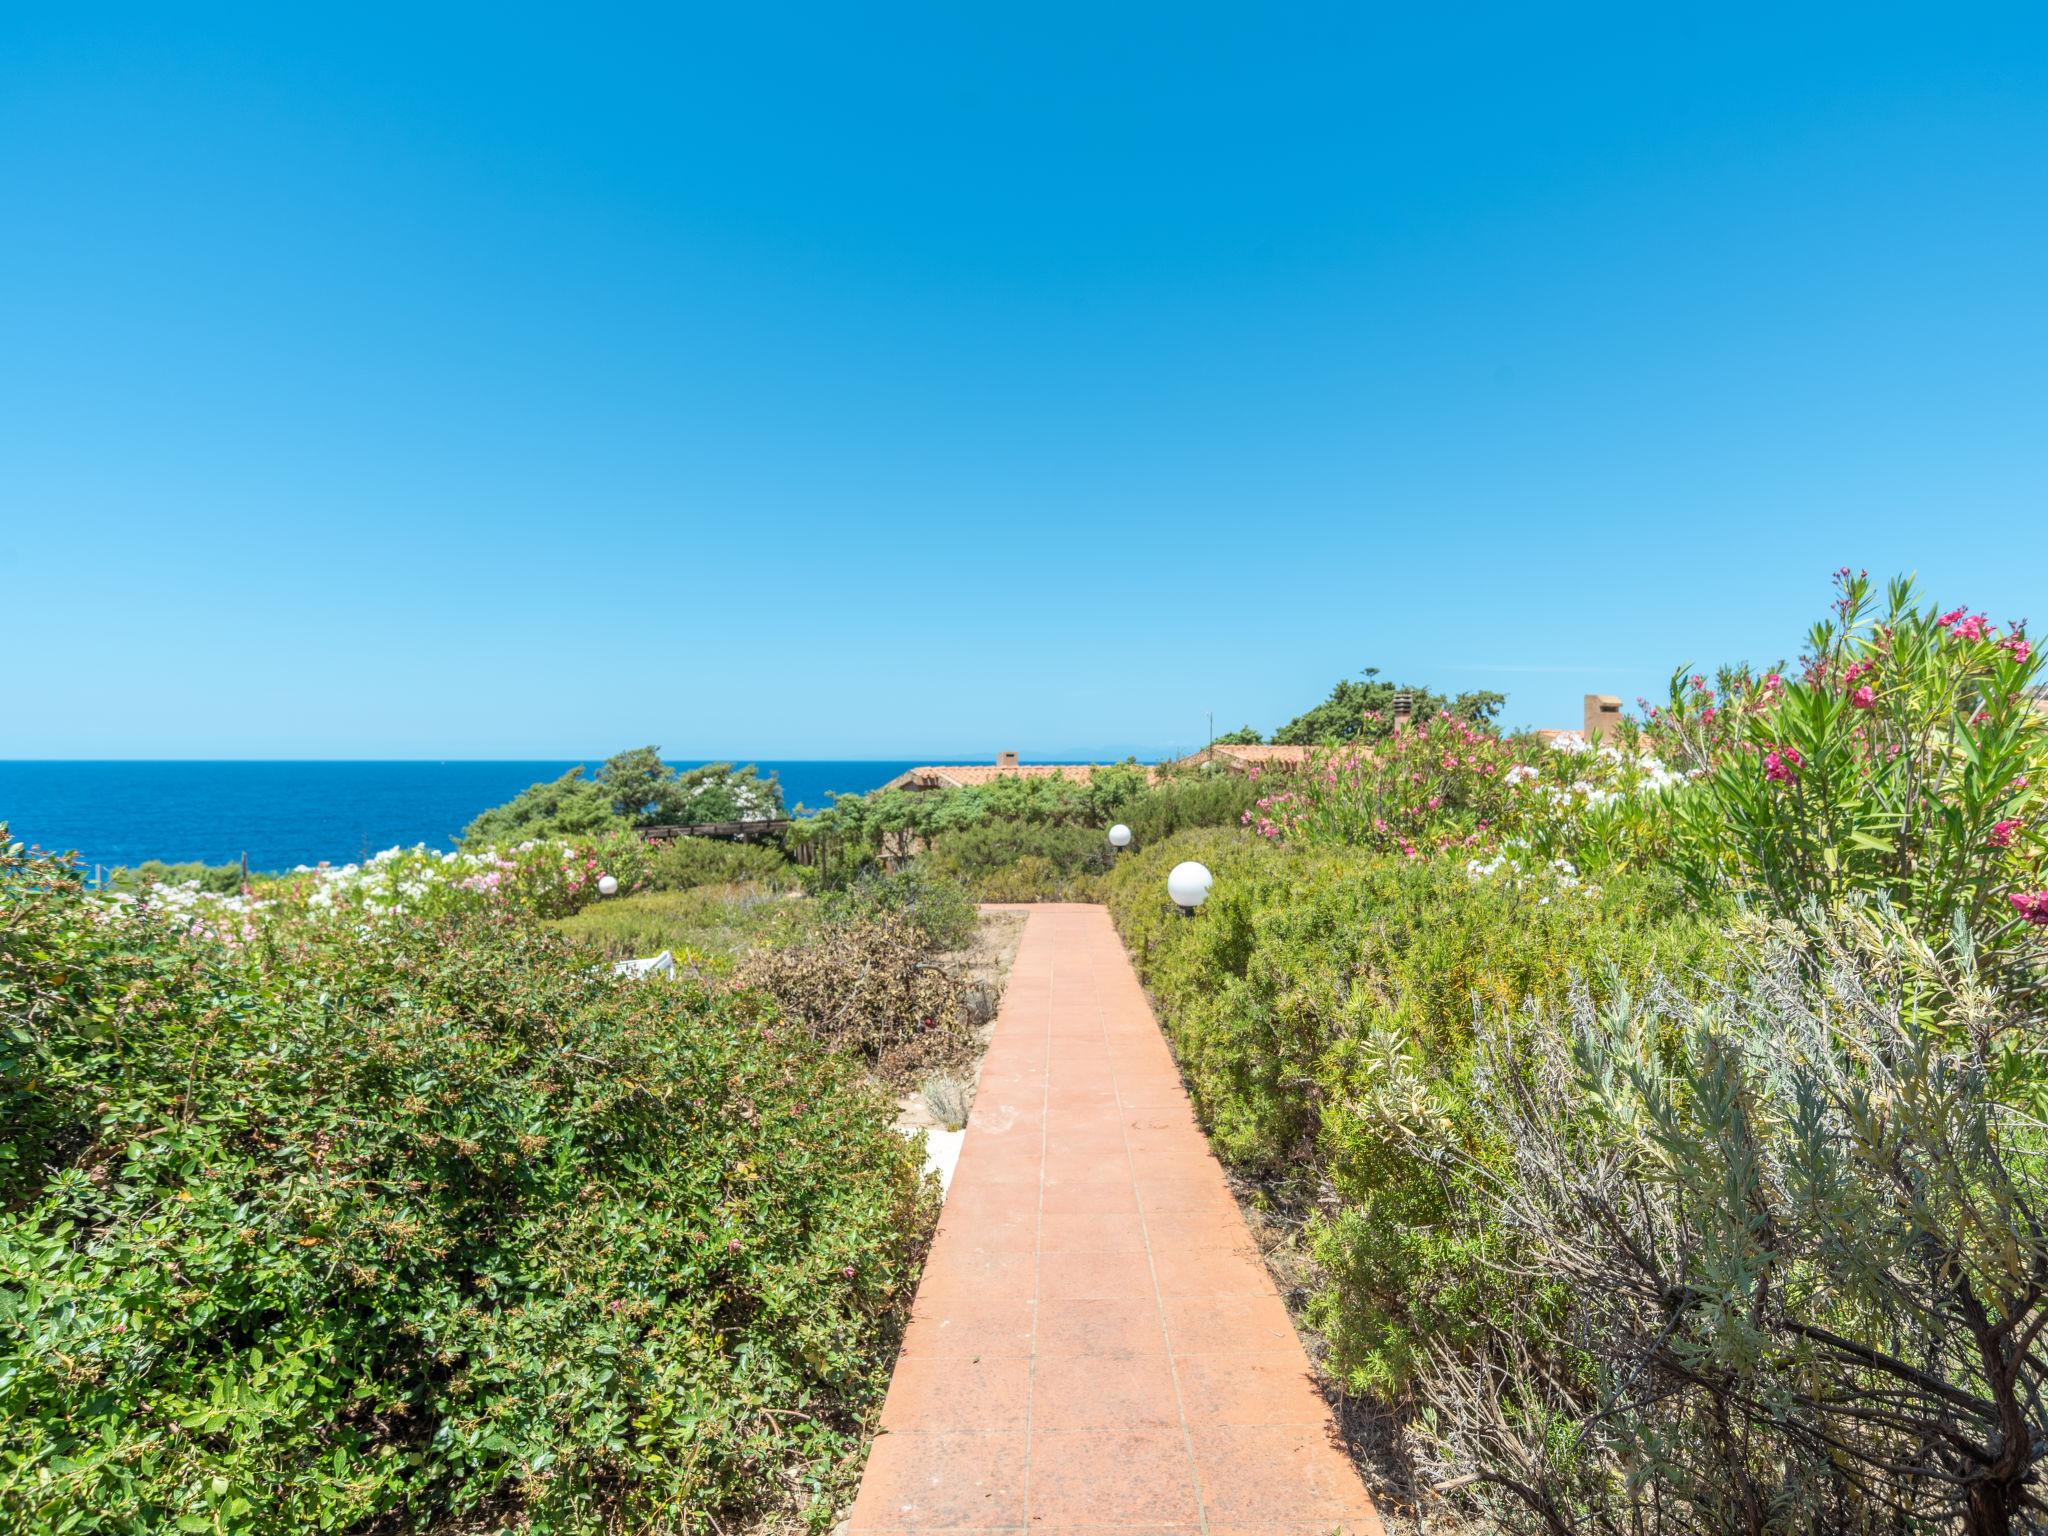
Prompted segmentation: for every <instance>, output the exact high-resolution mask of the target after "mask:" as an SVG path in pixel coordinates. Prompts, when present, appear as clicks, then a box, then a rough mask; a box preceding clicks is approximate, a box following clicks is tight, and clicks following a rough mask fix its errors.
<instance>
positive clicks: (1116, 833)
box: [1109, 822, 1131, 853]
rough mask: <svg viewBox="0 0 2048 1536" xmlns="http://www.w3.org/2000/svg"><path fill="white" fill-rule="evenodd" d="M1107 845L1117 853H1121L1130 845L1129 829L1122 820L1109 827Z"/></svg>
mask: <svg viewBox="0 0 2048 1536" xmlns="http://www.w3.org/2000/svg"><path fill="white" fill-rule="evenodd" d="M1109 846H1110V847H1112V848H1114V849H1115V850H1116V851H1117V852H1118V853H1122V852H1123V851H1124V850H1125V849H1126V848H1128V847H1130V846H1131V829H1130V828H1129V827H1127V826H1125V825H1124V824H1123V823H1122V822H1118V823H1117V824H1116V825H1115V826H1113V827H1111V828H1110V829H1109Z"/></svg>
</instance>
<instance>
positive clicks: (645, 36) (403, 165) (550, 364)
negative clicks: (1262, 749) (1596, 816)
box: [0, 0, 2048, 759]
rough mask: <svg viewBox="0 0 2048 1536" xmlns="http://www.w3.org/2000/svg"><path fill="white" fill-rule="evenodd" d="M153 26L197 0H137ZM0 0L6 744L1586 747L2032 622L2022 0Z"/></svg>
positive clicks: (1082, 750) (2040, 482) (2039, 183)
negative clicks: (1354, 730)
mask: <svg viewBox="0 0 2048 1536" xmlns="http://www.w3.org/2000/svg"><path fill="white" fill-rule="evenodd" d="M180 9H181V10H183V9H184V8H180ZM199 15H200V12H199V11H198V10H196V9H195V10H185V12H184V15H183V16H182V17H179V18H176V19H173V17H172V15H171V13H170V12H169V11H168V10H166V9H165V8H162V7H144V6H133V7H130V6H123V5H113V4H110V5H105V6H92V7H86V6H57V5H19V6H13V7H9V8H7V10H6V11H5V12H4V14H0V221H4V222H0V229H4V236H0V571H4V572H5V577H6V587H5V596H4V598H0V604H4V611H5V627H4V633H5V636H6V638H5V642H4V643H5V646H6V655H7V660H8V665H7V666H6V667H5V669H4V675H5V695H6V697H5V707H4V709H0V756H128V757H153V756H279V757H320V756H360V757H389V756H399V757H410V756H420V757H441V756H466V757H491V756H508V757H509V756H532V757H549V756H563V757H576V756H582V755H585V754H589V753H594V752H603V751H605V750H608V749H611V748H614V747H617V746H621V745H625V744H627V743H633V742H641V741H656V742H659V743H661V744H662V745H663V746H665V747H666V748H668V749H669V750H670V752H671V753H672V754H673V755H675V756H677V757H682V758H693V757H701V756H707V755H716V754H727V753H738V754H742V755H749V756H752V755H759V756H764V757H789V756H815V757H840V756H888V757H895V756H911V757H925V756H930V757H956V756H957V757H965V758H968V759H978V758H981V757H983V756H985V755H987V754H990V753H993V752H994V751H995V750H997V749H998V748H1002V747H1017V748H1020V749H1022V750H1023V752H1024V753H1025V754H1026V756H1027V757H1033V756H1035V757H1039V758H1049V757H1060V756H1066V755H1074V754H1080V755H1107V754H1113V753H1121V752H1124V751H1128V750H1137V751H1139V752H1141V753H1152V752H1159V751H1164V750H1166V749H1169V748H1173V747H1183V748H1184V747H1189V746H1193V745H1196V744H1199V741H1200V738H1201V736H1202V733H1203V730H1204V716H1205V713H1206V712H1207V711H1208V710H1210V709H1212V708H1213V709H1214V711H1215V714H1216V722H1217V725H1218V727H1219V728H1223V727H1228V726H1235V725H1237V724H1239V723H1240V722H1244V721H1249V722H1251V723H1253V724H1255V725H1258V726H1261V727H1270V726H1272V725H1273V724H1275V723H1276V722H1278V721H1280V720H1282V719H1285V718H1287V717H1288V716H1290V715H1292V714H1294V713H1295V712H1297V711H1298V710H1299V709H1301V708H1303V707H1305V706H1307V705H1309V704H1311V703H1313V702H1315V701H1316V700H1317V699H1319V698H1321V697H1322V695H1323V694H1324V693H1325V692H1326V691H1327V689H1328V687H1329V685H1330V683H1331V682H1332V681H1333V680H1334V679H1335V678H1337V677H1338V676H1340V675H1343V674H1346V673H1350V672H1354V671H1356V670H1357V669H1359V668H1361V667H1363V666H1365V665H1368V664H1373V665H1378V666H1379V667H1381V668H1383V669H1384V670H1385V671H1387V672H1389V673H1393V674H1397V675H1399V676H1400V677H1401V678H1403V679H1412V680H1415V681H1420V682H1426V683H1429V684H1433V685H1435V686H1438V687H1441V688H1444V689H1446V690H1453V691H1455V690H1458V689H1462V688H1474V687H1485V686H1492V687H1497V688H1500V689H1503V690H1504V691H1506V692H1507V693H1509V694H1510V696H1511V698H1510V704H1509V709H1508V714H1509V716H1510V717H1511V718H1512V719H1513V720H1515V721H1519V722H1523V723H1529V724H1550V723H1570V722H1572V721H1574V720H1576V718H1577V714H1578V697H1579V695H1580V694H1581V693H1582V692H1583V691H1586V690H1588V689H1601V690H1610V691H1614V692H1619V693H1622V694H1624V695H1625V696H1628V697H1631V698H1632V697H1633V696H1634V695H1636V694H1637V693H1641V692H1646V691H1649V690H1651V689H1652V688H1655V687H1657V686H1659V685H1660V684H1661V681H1662V679H1663V678H1664V677H1665V676H1666V675H1667V673H1668V671H1669V669H1670V668H1671V667H1672V666H1673V665H1675V664H1677V663H1680V662H1685V661H1695V662H1713V661H1718V660H1735V659H1742V658H1749V659H1754V660H1764V659H1773V658H1775V657H1776V656H1777V655H1779V654H1783V653H1787V652H1792V651H1796V649H1797V645H1798V639H1799V636H1800V635H1801V634H1802V633H1803V631H1804V629H1805V627H1806V625H1807V624H1808V623H1809V622H1810V621H1811V620H1812V619H1813V618H1815V617H1817V616H1818V615H1819V613H1820V611H1821V609H1822V608H1823V606H1824V604H1825V602H1826V598H1827V591H1826V582H1827V573H1828V572H1829V571H1830V570H1831V569H1833V568H1834V567H1835V566H1837V565H1841V564H1845V563H1847V564H1854V565H1860V566H1867V567H1869V568H1870V569H1871V570H1872V571H1873V572H1891V571H1894V570H1904V569H1912V570H1917V571H1919V572H1920V573H1921V575H1922V577H1923V580H1924V581H1925V583H1926V584H1927V586H1928V587H1929V588H1930V590H1931V591H1932V592H1933V594H1934V595H1937V596H1939V597H1940V598H1942V599H1943V600H1944V601H1945V602H1952V603H1962V602H1969V603H1972V604H1974V605H1977V606H1980V607H1986V608H1989V609H1990V610H1991V611H1992V613H1993V614H1994V616H1996V617H1999V618H2012V617H2019V616H2022V615H2025V614H2028V613H2033V614H2034V615H2035V616H2036V617H2037V618H2039V619H2042V620H2043V621H2048V522H2044V516H2043V513H2044V490H2048V12H2044V11H2043V10H2042V9H2041V8H2040V7H2039V6H2038V5H2032V6H2019V5H2015V6H2012V7H2009V8H2005V9H2001V10H1992V9H1979V8H1974V7H1967V6H1940V7H1937V6H1927V5H1916V6H1898V7H1894V6H1885V5H1870V4H1857V5H1853V6H1852V5H1843V6H1838V7H1823V6H1796V7H1788V6H1783V5H1774V6H1769V7H1756V8H1737V7H1734V6H1730V5H1725V4H1722V5H1713V6H1707V7H1701V8H1699V9H1698V10H1696V11H1694V12H1692V13H1691V14H1680V13H1678V12H1677V11H1675V10H1673V9H1672V8H1668V7H1661V6H1646V5H1641V4H1632V5H1627V6H1616V7H1612V8H1609V9H1606V10H1594V9H1592V8H1587V7H1558V6H1544V7H1536V6H1526V7H1516V8H1514V9H1512V10H1510V9H1504V8H1501V9H1496V8H1487V7H1445V6H1413V5H1410V6H1398V7H1396V6H1373V7H1367V6H1359V5H1342V6H1329V7H1281V6H1259V5H1243V4H1231V5H1207V4H1190V3H1186V0H1179V3H1175V4H1171V5H1163V4H1162V5H1102V4H1090V5H1085V6H1082V5H1063V4H1034V5H1012V6H989V5H960V4H956V3H946V4H933V5H929V6H918V7H913V6H898V5H886V4H885V5H874V6H845V5H833V6H809V5H782V6H773V7H759V6H719V7H693V8H677V7H647V8H644V9H628V8H612V7H602V8H588V7H586V8H582V9H581V10H578V9H577V8H573V7H570V8H564V7H549V8H546V9H545V10H542V9H537V8H536V9H528V8H523V7H518V6H506V5H499V4H493V5H489V6H477V7H474V8H467V9H458V8H455V7H422V6H410V5H409V6H403V7H390V8H381V7H368V6H350V7H337V8H332V9H330V10H328V11H326V13H325V14H324V16H316V15H315V12H314V10H313V9H312V8H308V7H301V6H278V5H262V6H251V7H248V8H246V9H241V10H234V9H230V8H227V7H208V8H205V10H204V16H205V19H203V20H201V19H197V18H198V17H199Z"/></svg>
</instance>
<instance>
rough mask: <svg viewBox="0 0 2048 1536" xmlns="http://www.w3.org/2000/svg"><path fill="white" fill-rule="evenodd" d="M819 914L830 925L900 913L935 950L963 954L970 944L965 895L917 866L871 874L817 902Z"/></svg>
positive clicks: (970, 910) (972, 921) (972, 918)
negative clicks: (888, 872) (887, 872)
mask: <svg viewBox="0 0 2048 1536" xmlns="http://www.w3.org/2000/svg"><path fill="white" fill-rule="evenodd" d="M818 911H819V915H820V916H821V917H822V918H823V919H824V920H825V921H826V922H832V923H856V922H860V921H862V920H864V919H866V918H869V917H873V916H875V915H876V914H878V913H883V912H901V913H904V914H905V915H906V916H908V917H909V919H910V921H911V922H912V923H914V924H915V925H916V926H917V928H918V931H919V932H921V933H922V934H923V935H924V937H925V942H926V943H927V944H929V945H930V946H931V947H932V948H933V949H935V950H955V949H965V948H966V947H967V946H968V945H969V944H971V943H973V942H974V930H975V926H976V923H977V916H976V913H975V910H974V899H973V898H972V897H971V896H969V895H968V894H967V892H966V890H965V889H964V888H963V887H962V886H960V885H959V884H958V883H956V882H954V881H952V880H947V879H944V878H943V877H941V876H939V875H936V874H934V873H933V872H932V871H930V870H929V869H926V868H924V867H923V866H922V865H920V864H913V865H911V866H910V867H909V868H908V869H902V870H898V871H896V872H894V873H891V874H883V873H881V872H879V871H870V872H868V873H867V874H865V875H862V876H861V877H860V878H858V879H857V880H855V881H853V882H852V883H851V884H849V885H848V886H847V887H846V888H845V889H843V890H839V891H833V892H830V893H828V894H826V895H824V896H822V897H820V898H819V900H818Z"/></svg>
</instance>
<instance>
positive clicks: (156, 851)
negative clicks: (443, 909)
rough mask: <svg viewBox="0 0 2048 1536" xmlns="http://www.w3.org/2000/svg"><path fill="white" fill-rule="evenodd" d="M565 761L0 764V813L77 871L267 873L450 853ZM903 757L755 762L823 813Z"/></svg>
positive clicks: (787, 798)
mask: <svg viewBox="0 0 2048 1536" xmlns="http://www.w3.org/2000/svg"><path fill="white" fill-rule="evenodd" d="M742 761H744V760H742ZM574 766H575V764H573V763H480V762H448V763H306V762H289V763H288V762H235V763H200V762H165V763H144V762H5V761H0V822H5V823H7V824H8V825H9V828H10V834H11V835H12V836H13V837H14V838H16V839H17V840H19V841H21V842H25V843H33V844H36V845H38V846H40V847H43V848H45V849H50V850H53V851H59V852H75V853H77V855H78V856H79V858H80V860H81V861H82V862H83V863H84V864H85V866H86V868H87V869H88V870H89V869H91V867H92V866H93V865H95V864H105V865H114V864H139V863H141V862H142V861H143V860H144V859H164V860H166V861H169V862H178V863H182V862H184V861H187V860H192V859H197V860H200V861H202V862H204V863H207V864H232V863H234V862H235V861H236V860H238V859H240V858H241V857H242V855H243V854H245V853H246V854H247V855H248V856H249V867H250V868H251V869H252V870H264V871H276V870H285V869H290V868H292V867H293V866H294V865H297V864H318V863H319V862H320V861H321V860H322V859H326V860H328V861H330V862H332V863H336V864H343V863H347V862H349V861H350V860H361V859H363V858H365V857H367V856H368V855H370V854H373V853H375V852H377V851H378V850H379V849H380V848H389V847H392V846H393V845H394V844H397V845H402V846H406V847H410V846H411V845H412V844H414V843H425V844H427V845H428V846H429V847H432V848H452V847H454V846H455V842H454V837H455V834H456V833H457V832H459V831H461V830H462V828H463V827H464V825H466V824H467V823H468V822H469V820H470V818H472V817H473V816H475V815H476V814H477V812H479V811H481V810H485V809H487V808H488V807H490V806H493V805H501V804H503V803H504V802H505V801H507V800H509V799H511V798H512V797H513V796H514V795H516V794H518V793H519V791H521V790H522V789H524V788H526V787H527V785H529V784H537V783H539V782H541V781H542V780H545V779H553V778H559V777H560V776H561V775H562V774H564V773H566V772H567V771H568V770H569V769H570V768H572V767H574ZM589 766H590V767H591V768H595V767H596V766H597V760H593V761H592V762H591V763H590V764H589ZM678 766H681V767H694V766H696V765H694V764H689V763H684V764H680V765H678ZM914 766H915V764H912V763H907V762H904V763H881V762H761V763H760V764H759V767H760V769H761V771H762V772H763V773H764V774H765V773H773V774H775V775H776V777H777V778H778V779H779V780H780V781H781V783H782V796H783V801H784V803H785V804H787V805H789V806H791V807H794V806H796V805H798V804H802V805H803V806H804V807H805V808H807V809H809V810H822V809H823V808H824V807H825V806H826V805H827V804H829V803H830V801H829V793H830V792H837V793H840V794H858V793H862V792H865V791H867V790H870V789H874V788H875V787H876V786H878V785H881V784H885V783H887V782H888V781H889V780H890V779H893V778H894V777H895V776H896V775H897V774H899V773H901V772H903V771H904V769H906V768H910V767H914Z"/></svg>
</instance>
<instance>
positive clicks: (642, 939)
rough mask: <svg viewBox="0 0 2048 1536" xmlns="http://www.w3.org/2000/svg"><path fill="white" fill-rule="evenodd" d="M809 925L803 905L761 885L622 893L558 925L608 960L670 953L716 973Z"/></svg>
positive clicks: (684, 962)
mask: <svg viewBox="0 0 2048 1536" xmlns="http://www.w3.org/2000/svg"><path fill="white" fill-rule="evenodd" d="M805 926H806V925H805V922H804V915H803V912H802V906H801V903H798V902H793V901H791V900H790V899H789V893H788V892H787V891H784V890H777V889H776V888H774V887H772V886H767V885H761V884H758V883H755V882H746V883H741V884H736V885H698V886H692V887H691V888H690V889H688V890H686V891H643V892H641V893H639V894H637V895H632V896H615V897H613V898H611V899H610V900H609V901H599V902H593V903H592V904H591V905H589V906H587V907H585V908H583V909H582V910H581V911H580V912H577V913H576V914H575V915H573V916H571V917H565V918H562V919H560V920H558V921H557V922H556V923H555V924H554V927H555V928H556V930H557V931H558V932H560V933H561V934H562V935H563V936H564V937H565V938H567V939H568V940H569V941H570V942H571V943H573V944H575V945H577V946H578V947H580V948H585V949H588V950H590V951H591V952H592V953H594V954H596V955H599V956H602V957H603V958H605V959H607V960H624V959H630V958H635V957H638V958H645V957H648V956H652V955H658V954H660V953H661V952H662V951H663V950H668V951H669V952H671V953H672V954H673V955H674V956H675V957H676V960H677V961H678V962H679V963H680V964H682V965H684V966H686V967H695V968H697V969H699V970H703V971H707V972H711V973H715V974H723V973H724V972H725V971H726V970H727V969H729V968H730V966H731V964H732V962H733V961H734V960H736V959H737V958H738V957H739V956H740V955H741V954H743V953H745V952H746V951H747V950H749V949H753V948H756V947H758V946H761V945H767V944H777V943H785V942H787V941H788V940H789V939H790V938H792V937H794V936H795V935H796V934H798V933H800V932H802V931H804V929H805Z"/></svg>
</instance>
